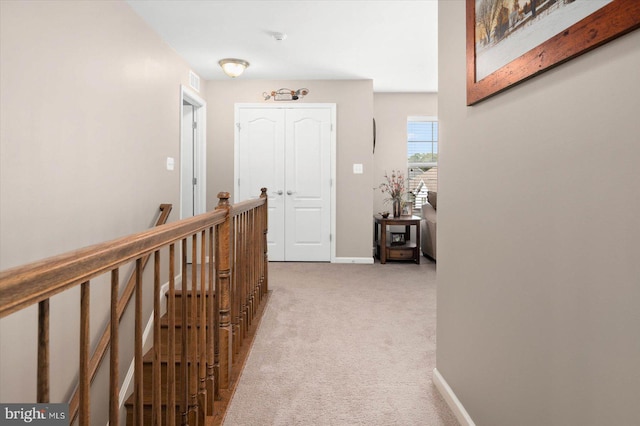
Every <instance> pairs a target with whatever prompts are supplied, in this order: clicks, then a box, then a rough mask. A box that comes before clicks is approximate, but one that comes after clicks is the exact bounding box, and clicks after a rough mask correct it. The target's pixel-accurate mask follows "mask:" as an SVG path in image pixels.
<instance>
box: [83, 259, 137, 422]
mask: <svg viewBox="0 0 640 426" xmlns="http://www.w3.org/2000/svg"><path fill="white" fill-rule="evenodd" d="M135 274H136V275H135V276H136V312H135V342H134V347H135V354H134V357H135V364H134V365H135V367H134V393H135V397H134V398H135V402H134V405H133V418H134V420H133V422H134V423H135V424H136V425H142V424H144V403H143V401H144V400H143V396H144V394H143V388H142V385H143V381H142V380H143V376H142V259H137V260H136V271H135ZM81 424H85V423H81Z"/></svg>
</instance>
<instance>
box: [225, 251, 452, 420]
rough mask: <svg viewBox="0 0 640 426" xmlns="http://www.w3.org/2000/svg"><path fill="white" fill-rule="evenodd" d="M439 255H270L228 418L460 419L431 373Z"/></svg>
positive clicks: (433, 362)
mask: <svg viewBox="0 0 640 426" xmlns="http://www.w3.org/2000/svg"><path fill="white" fill-rule="evenodd" d="M435 275H436V274H435V264H434V263H433V262H431V261H430V260H427V259H425V258H422V265H419V266H418V265H415V264H411V263H387V264H386V265H380V264H378V263H376V264H374V265H346V264H326V263H271V264H270V266H269V285H270V289H271V290H272V293H271V297H270V300H269V303H268V305H267V308H266V311H265V313H264V317H263V319H262V323H261V324H260V329H259V331H258V334H257V336H256V339H255V342H254V346H253V348H252V350H251V353H250V355H249V358H248V360H247V364H246V366H245V370H244V372H243V374H242V377H241V379H240V383H239V384H238V387H237V390H236V393H235V395H234V397H233V400H232V402H231V405H230V407H229V409H228V411H227V417H226V419H225V423H224V425H225V426H249V425H255V426H258V425H260V426H262V425H339V426H342V425H403V426H405V425H427V426H437V425H446V426H448V425H457V424H458V423H457V421H456V420H455V417H454V415H453V414H452V413H451V411H450V410H449V408H448V407H447V406H446V404H445V402H444V400H443V399H442V397H441V396H440V395H439V394H438V391H437V390H436V388H435V386H434V385H433V383H432V379H431V376H432V371H433V368H434V367H435V344H436V342H435V330H436V321H435V320H436V283H435Z"/></svg>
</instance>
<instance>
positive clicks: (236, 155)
mask: <svg viewBox="0 0 640 426" xmlns="http://www.w3.org/2000/svg"><path fill="white" fill-rule="evenodd" d="M241 108H265V109H266V108H269V109H271V108H273V109H292V108H300V109H302V108H330V109H331V242H330V244H331V263H336V152H337V148H336V140H337V137H336V134H337V122H336V117H337V112H336V104H335V103H305V104H289V103H286V104H283V105H277V104H275V105H274V104H264V103H237V104H235V108H234V114H235V115H234V123H235V129H234V134H233V141H234V144H233V186H234V190H233V194H234V202H235V203H237V202H238V201H241V200H238V198H237V197H238V196H239V193H240V190H239V187H238V179H239V177H240V175H239V171H240V157H239V153H240V133H239V131H238V124H239V122H238V120H239V117H240V109H241ZM267 189H269V190H270V189H271V188H267Z"/></svg>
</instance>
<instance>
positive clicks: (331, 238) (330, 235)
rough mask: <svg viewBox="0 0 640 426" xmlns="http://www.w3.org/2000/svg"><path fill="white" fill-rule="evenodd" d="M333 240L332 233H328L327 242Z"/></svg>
mask: <svg viewBox="0 0 640 426" xmlns="http://www.w3.org/2000/svg"><path fill="white" fill-rule="evenodd" d="M331 241H333V234H329V242H331Z"/></svg>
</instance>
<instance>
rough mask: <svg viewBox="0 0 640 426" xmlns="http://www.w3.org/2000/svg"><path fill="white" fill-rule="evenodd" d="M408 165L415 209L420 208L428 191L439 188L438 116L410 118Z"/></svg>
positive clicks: (408, 123)
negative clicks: (414, 197)
mask: <svg viewBox="0 0 640 426" xmlns="http://www.w3.org/2000/svg"><path fill="white" fill-rule="evenodd" d="M407 167H408V173H407V177H408V180H409V191H411V192H413V194H414V195H415V196H416V199H415V203H414V210H419V209H420V207H421V206H422V205H423V204H424V203H425V202H426V199H427V191H437V188H438V119H437V117H409V118H408V120H407Z"/></svg>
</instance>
